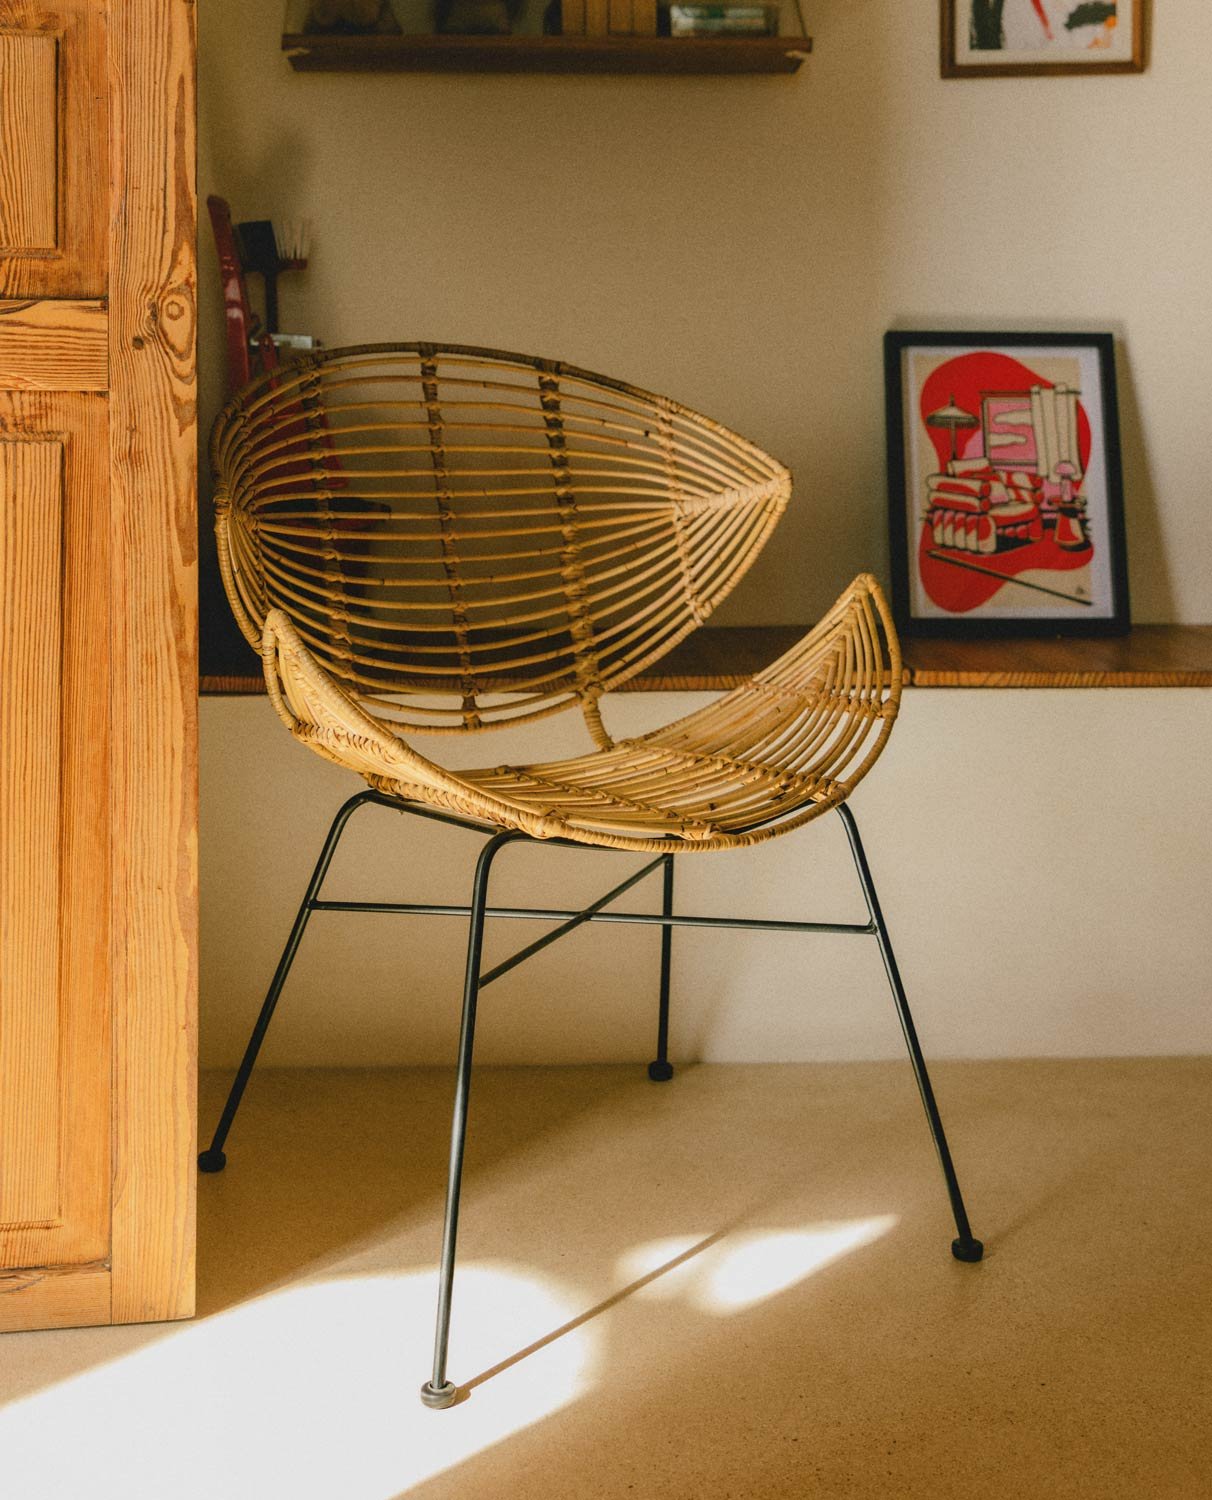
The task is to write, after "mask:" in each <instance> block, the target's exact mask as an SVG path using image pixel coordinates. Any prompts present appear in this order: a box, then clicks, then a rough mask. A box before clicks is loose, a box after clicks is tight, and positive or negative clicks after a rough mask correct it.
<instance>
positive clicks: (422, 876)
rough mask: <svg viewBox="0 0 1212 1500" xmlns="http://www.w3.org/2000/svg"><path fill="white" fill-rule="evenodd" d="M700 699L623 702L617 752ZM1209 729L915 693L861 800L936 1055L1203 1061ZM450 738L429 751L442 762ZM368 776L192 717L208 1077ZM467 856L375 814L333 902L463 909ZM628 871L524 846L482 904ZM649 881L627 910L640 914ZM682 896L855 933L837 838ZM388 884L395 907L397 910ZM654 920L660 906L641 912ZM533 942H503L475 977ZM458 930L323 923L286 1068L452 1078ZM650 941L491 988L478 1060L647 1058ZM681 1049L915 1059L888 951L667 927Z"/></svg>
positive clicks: (1122, 712) (1150, 700)
mask: <svg viewBox="0 0 1212 1500" xmlns="http://www.w3.org/2000/svg"><path fill="white" fill-rule="evenodd" d="M699 701H702V700H700V699H699V698H697V697H696V696H694V695H691V694H678V695H675V694H656V693H654V694H638V693H636V694H623V695H619V696H617V697H613V698H609V699H607V701H606V718H607V723H608V724H609V725H610V726H611V727H612V730H613V731H614V732H615V733H620V732H621V733H632V732H636V731H637V730H639V729H643V728H650V727H652V726H653V725H654V724H659V723H662V722H665V721H667V720H668V719H671V718H672V717H674V715H675V714H677V713H679V712H685V711H686V710H687V709H688V708H690V707H691V706H693V705H695V704H697V703H698V702H699ZM536 733H537V734H538V735H539V752H540V753H550V754H561V753H564V752H565V751H566V750H576V749H584V748H585V744H584V731H583V729H580V730H579V724H578V719H577V717H576V716H564V717H563V718H562V719H555V720H549V721H547V722H546V725H545V726H542V727H541V729H540V730H539V731H536V732H532V737H531V739H530V740H529V742H526V741H525V739H524V736H523V735H522V734H521V733H520V732H518V731H502V732H501V733H499V734H495V735H493V736H492V737H491V739H490V741H489V742H488V744H487V746H486V745H485V744H484V743H482V742H481V743H476V742H475V741H474V740H473V741H466V742H459V743H455V744H454V745H453V746H451V742H450V741H446V742H444V743H445V744H446V745H447V746H448V747H451V748H450V751H449V753H448V754H447V755H446V756H445V757H444V758H446V759H448V760H449V761H450V762H451V763H452V764H453V763H455V761H456V760H457V759H458V758H459V757H462V759H463V761H464V763H471V762H473V761H475V760H477V759H480V760H488V761H489V762H490V763H496V762H497V761H498V760H501V761H507V760H510V759H513V758H514V757H518V756H521V757H530V758H533V756H534V754H535V753H536V740H535V738H534V734H536ZM1210 736H1212V693H1210V692H1207V691H1200V690H1189V691H1184V690H1170V689H1153V690H1137V691H1129V690H1123V691H1113V692H1095V691H1084V692H1083V691H1077V692H1069V691H1049V692H963V691H946V690H938V691H932V690H930V689H920V690H917V691H911V692H909V693H908V694H907V695H906V699H905V704H904V708H903V710H902V713H901V718H900V720H899V721H898V723H897V726H896V731H895V733H894V734H893V736H892V739H891V740H890V741H889V744H888V748H887V750H886V751H885V753H884V756H883V758H882V759H881V761H880V764H879V765H878V766H877V767H876V769H875V770H874V771H873V772H872V774H871V776H870V777H869V778H868V779H867V780H866V781H865V782H864V783H863V785H862V786H861V787H859V789H858V790H857V792H856V793H855V796H854V801H853V807H854V810H855V814H856V816H857V817H858V819H859V823H860V827H861V828H862V830H863V834H864V837H865V839H866V842H867V851H868V855H869V857H870V860H871V865H872V869H873V871H874V874H875V878H876V880H877V882H878V886H879V890H880V893H881V897H882V899H883V904H884V908H885V913H886V916H887V918H888V922H889V924H890V927H891V930H892V935H893V939H894V942H895V943H896V947H897V952H898V955H899V957H900V960H901V966H902V969H903V971H904V976H905V981H906V984H907V985H908V987H909V993H910V998H911V1001H912V1003H913V1005H914V1007H915V1013H916V1015H917V1019H918V1023H919V1027H920V1030H921V1033H922V1038H923V1042H924V1044H925V1045H926V1046H927V1047H928V1048H929V1050H930V1053H931V1055H933V1056H953V1057H1006V1056H1011V1057H1013V1056H1097V1055H1112V1056H1114V1055H1130V1054H1147V1053H1155V1054H1167V1053H1195V1052H1212V1011H1210V1010H1209V1006H1208V975H1209V973H1212V923H1210V922H1209V921H1208V912H1207V904H1208V903H1207V892H1208V890H1209V889H1212V840H1210V839H1209V837H1208V826H1209V814H1210V813H1212V788H1210V787H1209V782H1208V775H1207V768H1206V765H1205V764H1204V763H1203V762H1202V760H1201V759H1200V758H1198V757H1193V756H1192V755H1191V754H1190V753H1189V752H1188V747H1190V746H1192V745H1200V744H1206V743H1207V742H1208V740H1209V738H1210ZM436 743H438V742H430V746H431V747H432V745H434V744H436ZM359 785H360V783H359V782H358V780H357V778H356V777H354V776H353V775H351V774H350V773H348V772H343V771H341V770H339V769H338V768H337V767H335V766H331V765H329V764H328V763H327V762H325V761H322V760H321V759H320V758H319V757H318V756H315V755H313V754H310V753H308V752H307V751H305V750H304V749H303V748H301V747H300V746H298V745H296V744H295V743H294V742H293V741H292V740H291V739H290V737H289V735H288V734H287V733H286V731H285V730H284V729H283V728H282V726H281V725H280V724H279V723H278V721H277V719H276V718H275V717H274V715H273V711H272V710H271V708H270V707H269V704H268V703H267V702H266V701H265V700H264V699H211V700H208V701H206V702H204V703H203V705H202V845H201V848H202V890H203V902H202V918H203V928H202V944H201V951H202V965H203V967H202V1060H203V1062H204V1063H205V1064H211V1065H222V1064H232V1063H234V1062H235V1061H236V1060H237V1058H238V1056H239V1050H240V1048H241V1047H242V1046H243V1043H244V1039H245V1038H246V1036H247V1034H248V1030H249V1027H250V1026H251V1023H252V1018H253V1016H254V1015H255V1013H256V1009H257V1006H258V1005H259V1004H260V998H261V994H262V993H263V991H264V987H265V984H266V982H267V981H268V978H269V975H270V974H271V973H272V970H273V966H274V964H275V962H276V961H277V955H278V953H279V951H280V950H281V946H282V943H283V941H284V939H285V936H286V933H287V931H288V930H289V927H290V923H291V919H292V917H293V915H294V911H295V908H296V906H297V904H298V901H299V899H300V897H301V895H302V893H303V889H304V887H305V885H306V883H307V878H308V875H309V873H310V870H311V867H312V864H313V863H314V861H315V857H316V854H317V852H318V850H319V846H320V842H321V840H322V839H323V836H324V832H325V829H326V828H327V825H328V822H329V820H330V819H331V817H332V814H333V813H334V812H335V810H336V808H337V807H338V806H339V805H340V803H341V802H342V801H343V800H344V798H345V797H347V796H349V795H351V794H352V793H353V792H354V791H356V790H357V789H358V787H359ZM477 848H478V841H477V840H476V839H475V838H474V837H472V836H471V835H469V834H463V833H461V832H458V831H452V830H449V829H444V828H439V827H437V826H435V825H433V824H428V823H423V822H422V821H421V820H420V819H415V818H402V817H400V815H398V814H396V813H390V812H387V811H384V810H382V809H379V808H367V809H364V810H363V811H362V812H360V813H358V814H357V815H356V817H355V819H354V821H353V823H351V825H350V830H349V833H348V835H347V840H346V842H345V844H344V845H343V846H342V848H341V850H340V851H339V853H338V857H337V861H336V863H335V864H334V866H333V870H332V875H331V884H330V887H329V889H328V894H330V895H332V896H337V897H344V898H346V899H350V900H372V901H373V900H392V899H396V900H401V901H409V900H417V901H427V900H434V901H450V902H452V903H453V902H462V901H466V899H467V891H468V888H469V885H470V880H471V869H472V865H473V863H474V860H475V854H476V850H477ZM639 863H640V861H639V858H638V857H637V856H635V855H625V854H600V853H581V852H579V851H572V852H563V851H554V852H553V851H542V850H535V849H527V848H520V849H514V850H507V851H506V852H505V853H504V854H502V855H501V858H500V861H499V863H498V866H497V870H498V875H499V879H497V878H494V885H493V897H494V900H496V899H499V900H500V901H501V902H502V904H511V903H512V904H523V903H526V902H533V903H535V904H538V905H553V906H557V907H575V906H577V905H579V904H583V903H584V902H588V901H590V900H592V899H593V898H594V897H595V896H597V895H599V894H601V892H602V891H604V890H607V889H609V887H610V886H612V885H614V884H617V882H618V881H619V880H621V879H622V878H623V877H624V876H625V875H626V873H627V872H628V871H629V870H632V869H635V868H637V867H638V864H639ZM656 884H657V882H656V880H655V878H654V880H653V882H652V887H651V888H649V889H647V890H646V889H645V888H644V887H639V888H637V890H636V892H635V893H634V895H629V896H628V897H627V898H625V899H626V900H627V901H628V902H631V901H634V902H635V903H636V906H635V907H633V909H644V908H643V907H642V906H641V905H640V903H641V902H642V901H645V900H646V901H648V902H650V903H651V902H655V901H656V899H657V897H658V891H657V889H656ZM677 888H678V904H679V906H680V908H681V909H682V910H683V911H690V912H699V913H704V914H711V913H723V912H728V911H732V912H744V913H748V914H752V915H755V916H757V915H769V916H777V917H787V918H790V919H794V918H796V917H800V918H802V919H806V920H821V921H829V920H837V921H850V920H862V917H863V908H862V899H861V896H860V894H859V891H858V888H857V885H856V884H855V878H854V873H853V866H852V864H851V862H850V857H849V855H848V853H847V851H846V843H845V836H844V834H843V832H842V827H841V823H840V821H839V820H838V819H837V818H836V817H827V818H824V819H821V820H819V821H818V822H816V823H814V824H812V825H811V826H810V827H808V828H806V829H803V830H802V831H800V832H798V833H794V834H789V835H788V836H787V837H786V838H782V839H776V840H774V842H773V843H771V844H769V845H766V846H763V847H761V848H759V849H756V850H752V851H731V852H726V853H716V854H704V855H687V856H685V857H683V858H681V859H679V861H678V863H677ZM392 893H394V895H393V894H392ZM647 909H649V910H655V906H654V905H650V906H648V908H647ZM535 935H537V929H535V928H533V927H531V926H530V925H529V924H527V925H526V926H525V927H523V925H522V924H520V923H497V924H496V926H495V929H494V931H493V932H492V933H491V935H490V940H489V944H488V949H487V956H488V961H489V962H490V963H491V962H494V961H495V960H496V959H497V958H499V957H504V956H505V955H506V954H508V953H510V952H512V951H513V949H514V948H515V947H517V946H520V945H521V944H522V943H523V942H525V941H528V940H529V937H531V936H535ZM464 939H465V927H464V925H463V924H462V923H461V922H459V921H457V920H454V919H445V918H442V919H439V918H436V917H426V918H404V917H388V916H368V915H361V914H359V915H335V914H320V915H318V916H317V917H315V918H314V920H313V923H312V928H311V930H310V931H309V933H308V934H307V937H306V939H305V942H304V947H303V949H302V950H301V954H300V958H299V962H298V964H297V967H296V970H295V973H294V975H293V976H292V979H291V985H290V988H289V990H288V992H287V995H286V997H285V999H284V1000H283V1002H282V1010H281V1013H280V1015H279V1017H278V1019H277V1020H276V1021H275V1030H274V1032H273V1033H272V1036H271V1040H270V1041H269V1042H268V1043H267V1051H266V1056H267V1059H268V1060H269V1061H270V1062H273V1063H280V1064H317V1063H326V1064H344V1063H348V1064H386V1063H397V1062H400V1063H405V1062H426V1063H428V1062H443V1063H444V1062H449V1061H450V1060H451V1058H452V1057H453V1055H454V1045H455V1039H456V1036H457V1029H458V1010H459V995H460V986H461V975H462V967H463V947H464ZM656 975H657V938H656V934H655V932H653V931H650V930H648V929H639V928H620V927H596V928H591V929H589V930H587V931H582V932H578V933H574V934H572V935H570V936H569V937H568V938H566V939H564V940H563V941H562V943H559V944H557V945H555V946H554V947H553V948H551V949H549V950H547V951H546V952H544V953H542V954H540V955H539V956H538V957H536V958H535V959H534V960H533V961H532V962H531V963H530V964H528V965H526V966H525V967H523V968H521V969H519V970H517V971H516V972H515V973H513V974H509V975H506V977H505V978H504V979H502V980H501V981H500V984H499V985H496V986H494V987H493V988H492V989H490V990H488V991H487V992H486V993H485V998H484V1003H483V1006H482V1010H481V1017H482V1020H481V1028H480V1038H479V1047H480V1055H482V1056H483V1057H484V1058H485V1059H486V1060H491V1061H497V1062H583V1061H603V1060H605V1061H617V1060H622V1059H636V1060H647V1058H648V1057H649V1056H650V1054H651V1048H652V1041H653V1036H654V1028H655V1011H656ZM673 1010H674V1019H673V1050H674V1053H675V1055H676V1056H678V1057H682V1058H687V1057H689V1058H704V1059H708V1060H711V1061H718V1062H726V1061H794V1060H808V1059H817V1058H821V1059H863V1058H882V1057H897V1056H901V1055H903V1052H902V1043H901V1039H900V1034H899V1032H898V1030H897V1026H896V1020H895V1016H894V1013H893V1009H892V1004H891V1001H890V999H889V996H888V990H887V986H886V983H885V981H884V976H883V972H882V970H881V968H880V960H879V953H878V950H877V948H876V945H875V943H874V941H873V940H872V939H870V938H865V937H850V936H829V937H809V936H790V935H784V934H714V933H713V934H707V935H703V934H701V933H697V932H689V931H684V932H679V933H677V934H676V935H675V938H674V986H673Z"/></svg>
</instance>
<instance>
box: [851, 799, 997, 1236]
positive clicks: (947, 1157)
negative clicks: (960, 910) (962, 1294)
mask: <svg viewBox="0 0 1212 1500" xmlns="http://www.w3.org/2000/svg"><path fill="white" fill-rule="evenodd" d="M837 810H838V813H839V815H840V817H841V819H842V822H843V824H844V825H845V828H846V837H847V838H848V839H849V840H850V852H851V854H852V855H853V856H854V866H855V869H856V870H857V871H858V877H859V884H860V885H861V886H862V888H863V897H864V899H865V900H866V902H867V911H868V914H869V915H870V917H871V921H872V924H873V925H874V927H875V935H876V937H877V939H878V940H879V945H880V954H881V955H882V957H883V960H884V968H885V970H886V971H887V974H888V984H889V985H890V987H891V989H892V998H893V1000H894V1001H895V1002H896V1013H897V1016H898V1017H899V1018H900V1023H901V1030H902V1031H903V1032H904V1034H905V1045H906V1046H907V1047H908V1049H909V1060H910V1061H911V1062H912V1064H913V1074H914V1077H915V1078H916V1079H917V1088H918V1093H919V1094H920V1095H921V1097H922V1107H923V1108H924V1109H925V1111H926V1118H927V1120H928V1121H929V1122H930V1134H931V1135H932V1136H933V1137H934V1145H935V1149H936V1150H937V1151H938V1159H939V1162H940V1163H941V1165H942V1168H943V1178H944V1180H945V1181H946V1184H947V1196H948V1197H949V1198H950V1199H951V1212H952V1214H953V1215H954V1217H955V1227H956V1230H957V1231H958V1237H957V1238H956V1239H954V1240H952V1242H951V1253H952V1255H954V1256H955V1258H956V1260H963V1261H978V1260H980V1258H981V1256H982V1255H983V1254H984V1253H985V1247H984V1245H983V1244H982V1243H981V1242H980V1240H978V1239H976V1238H975V1236H974V1235H973V1233H972V1229H971V1226H970V1225H969V1223H968V1212H967V1210H966V1209H965V1207H964V1199H963V1195H962V1194H961V1192H960V1185H959V1179H958V1178H957V1177H956V1175H955V1165H954V1163H953V1162H952V1160H951V1151H950V1149H949V1148H948V1146H947V1136H946V1133H945V1132H944V1130H943V1120H942V1116H941V1115H940V1114H939V1111H938V1104H937V1103H936V1101H935V1098H934V1090H933V1088H932V1087H931V1085H930V1075H929V1073H928V1072H927V1071H926V1059H925V1058H924V1057H923V1056H922V1049H921V1044H920V1043H919V1042H918V1039H917V1028H916V1027H915V1026H914V1024H913V1016H912V1014H911V1013H910V1010H909V1001H908V998H907V997H906V995H905V986H904V984H903V983H902V982H901V975H900V970H899V969H898V968H897V964H896V955H895V954H894V953H893V951H892V940H891V939H890V938H889V936H888V928H887V924H886V923H885V922H884V914H883V912H882V911H881V910H880V903H879V897H878V896H877V895H876V893H875V882H874V881H873V880H872V878H871V869H870V866H869V865H868V864H867V856H866V854H865V853H864V851H863V842H862V840H861V839H860V838H859V831H858V824H857V823H856V822H855V821H854V814H853V813H852V812H851V811H850V808H849V807H848V806H847V805H846V803H844V802H842V803H840V804H839V805H838V809H837Z"/></svg>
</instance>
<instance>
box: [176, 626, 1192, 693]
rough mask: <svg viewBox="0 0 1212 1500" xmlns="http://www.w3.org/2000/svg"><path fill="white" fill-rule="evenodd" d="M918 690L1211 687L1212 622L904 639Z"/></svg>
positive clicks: (670, 671) (716, 654) (696, 662)
mask: <svg viewBox="0 0 1212 1500" xmlns="http://www.w3.org/2000/svg"><path fill="white" fill-rule="evenodd" d="M806 629H807V627H806V626H802V625H705V626H703V628H702V629H701V630H696V631H695V633H694V634H693V635H692V636H691V637H690V638H689V639H688V640H685V641H683V642H682V644H681V645H680V646H676V647H675V648H674V649H673V650H672V651H671V652H670V653H669V655H668V656H667V657H665V658H664V659H663V660H662V661H659V662H656V663H655V664H654V665H653V666H652V667H650V668H649V669H648V670H647V671H645V672H641V673H640V675H639V676H638V677H633V678H632V680H631V681H630V682H629V683H627V684H626V685H625V686H624V687H623V688H622V689H621V691H623V692H635V693H694V692H719V691H721V690H724V689H728V688H734V687H739V686H740V685H741V684H742V683H743V682H744V681H745V680H746V679H747V678H749V677H751V676H752V675H753V673H754V672H757V671H760V669H761V668H762V667H764V666H768V665H769V663H770V662H772V661H773V660H774V659H775V657H776V656H781V655H782V653H783V652H784V651H787V650H789V649H790V648H791V647H792V646H794V645H795V643H796V642H797V641H798V640H799V639H800V638H801V636H803V634H804V632H805V630H806ZM902 644H903V648H904V656H905V683H906V685H907V686H909V687H936V688H946V687H965V688H1124V687H1137V688H1147V687H1212V625H1137V626H1136V627H1135V628H1134V629H1133V630H1132V632H1131V633H1130V634H1129V635H1123V636H1105V637H1100V638H1097V639H1084V638H1082V639H1079V638H1077V637H1072V636H1071V637H1067V638H1063V639H1051V640H991V641H948V640H907V641H904V642H903V643H902ZM201 690H202V692H203V693H204V694H209V695H213V696H243V695H245V694H250V693H263V692H264V691H265V684H264V682H263V681H262V679H261V676H260V674H259V673H257V674H255V675H254V674H252V673H249V674H247V675H245V674H233V675H230V676H206V677H203V678H202V682H201Z"/></svg>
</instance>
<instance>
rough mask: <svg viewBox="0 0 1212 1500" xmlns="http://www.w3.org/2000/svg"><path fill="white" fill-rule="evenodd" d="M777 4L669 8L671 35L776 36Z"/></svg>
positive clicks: (676, 6) (678, 6)
mask: <svg viewBox="0 0 1212 1500" xmlns="http://www.w3.org/2000/svg"><path fill="white" fill-rule="evenodd" d="M778 33H779V8H778V6H777V5H671V6H670V7H669V34H670V36H777V35H778Z"/></svg>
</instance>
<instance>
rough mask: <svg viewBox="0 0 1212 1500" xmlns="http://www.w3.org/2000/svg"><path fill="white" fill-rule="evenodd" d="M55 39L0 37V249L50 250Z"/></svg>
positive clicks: (55, 239)
mask: <svg viewBox="0 0 1212 1500" xmlns="http://www.w3.org/2000/svg"><path fill="white" fill-rule="evenodd" d="M58 65H59V39H58V37H56V36H53V35H50V34H48V33H46V32H34V31H30V32H26V33H25V34H24V35H22V34H21V33H16V34H9V35H7V36H6V35H0V79H2V80H3V85H4V86H3V88H2V89H0V141H3V143H4V146H3V154H2V155H0V245H5V246H8V245H15V246H18V247H20V248H21V249H23V250H55V249H57V248H58V244H59V224H58V218H57V203H58V195H57V193H56V191H55V184H56V182H57V180H58V176H59V170H58V163H57V162H56V160H55V147H56V143H57V141H58V137H59V130H58V126H57V124H56V120H55V116H56V112H57V105H58V85H57V84H56V81H55V79H56V75H57V73H58Z"/></svg>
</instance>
